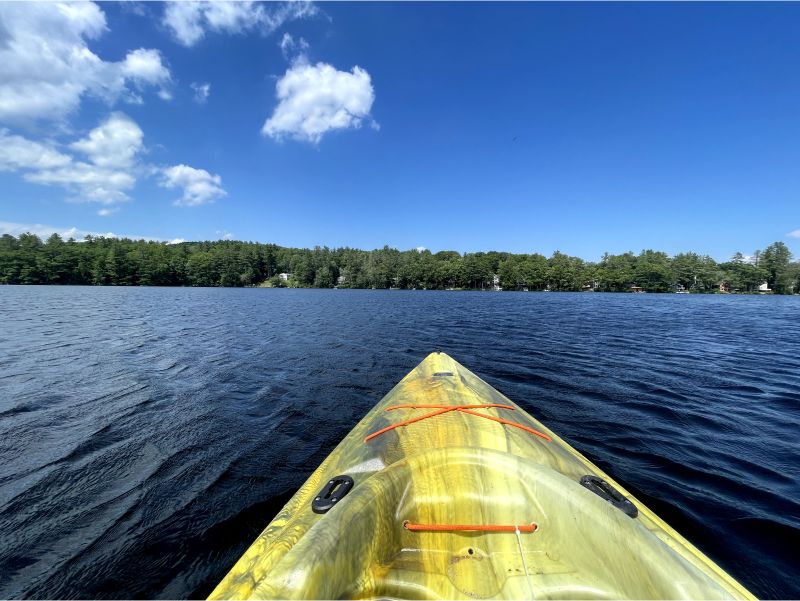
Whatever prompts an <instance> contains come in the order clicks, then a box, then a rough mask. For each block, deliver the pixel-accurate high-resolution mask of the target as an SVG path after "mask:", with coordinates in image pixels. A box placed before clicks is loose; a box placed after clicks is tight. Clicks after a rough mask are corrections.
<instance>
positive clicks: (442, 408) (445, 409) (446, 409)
mask: <svg viewBox="0 0 800 601" xmlns="http://www.w3.org/2000/svg"><path fill="white" fill-rule="evenodd" d="M396 409H437V411H433V412H432V413H427V414H425V415H420V416H418V417H412V418H410V419H406V420H403V421H401V422H397V423H396V424H392V425H390V426H386V427H385V428H381V429H380V430H378V431H377V432H373V433H372V434H370V435H369V436H367V437H366V438H365V439H364V442H369V441H370V440H372V439H373V438H377V437H378V436H380V435H381V434H385V433H386V432H390V431H392V430H394V429H395V428H401V427H403V426H408V425H409V424H414V423H416V422H421V421H422V420H424V419H428V418H430V417H436V416H437V415H443V414H445V413H450V412H451V411H458V412H459V413H466V414H468V415H474V416H476V417H482V418H484V419H488V420H491V421H493V422H497V423H499V424H503V425H505V426H513V427H514V428H519V429H520V430H525V431H526V432H529V433H530V434H533V435H534V436H538V437H539V438H543V439H544V440H546V441H547V442H551V441H552V440H553V439H552V438H550V437H549V436H548V435H547V434H545V433H543V432H539V430H535V429H534V428H529V427H528V426H523V425H522V424H518V423H516V422H512V421H509V420H507V419H502V418H500V417H494V416H492V415H486V414H484V413H477V412H475V411H472V410H473V409H507V410H508V411H515V407H512V406H511V405H500V404H498V403H484V404H481V405H393V406H391V407H387V408H386V409H385V411H395V410H396Z"/></svg>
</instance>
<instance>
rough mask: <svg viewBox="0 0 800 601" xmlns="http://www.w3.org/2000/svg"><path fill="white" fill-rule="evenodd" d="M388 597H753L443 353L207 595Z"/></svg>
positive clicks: (372, 417) (392, 397)
mask: <svg viewBox="0 0 800 601" xmlns="http://www.w3.org/2000/svg"><path fill="white" fill-rule="evenodd" d="M587 476H588V477H589V478H587ZM339 477H341V478H339ZM582 479H583V480H582ZM348 480H349V481H350V482H348ZM582 481H583V485H582ZM350 487H351V488H350ZM592 489H593V490H592ZM598 493H599V494H598ZM609 499H610V500H609ZM312 505H314V508H312ZM315 508H316V509H317V510H318V511H319V512H315V511H314V509H315ZM633 516H635V517H633ZM378 597H382V598H387V597H388V598H398V599H465V598H471V599H475V598H479V599H486V598H498V599H520V598H537V599H574V598H581V599H589V598H597V599H610V598H637V599H678V598H680V599H685V598H696V599H731V598H741V599H754V597H753V596H752V595H751V594H750V593H749V592H748V591H747V590H746V589H745V588H744V587H742V586H741V585H740V584H739V583H738V582H736V581H735V580H734V579H733V578H732V577H731V576H729V575H728V574H727V573H726V572H725V571H723V570H722V569H721V568H720V567H718V566H717V565H716V564H715V563H713V562H712V561H711V560H710V559H709V558H707V557H706V556H705V555H704V554H702V553H701V552H700V551H699V550H698V549H696V548H695V547H694V546H693V545H691V544H690V543H689V542H688V541H686V540H685V539H684V538H683V537H682V536H680V535H679V534H678V533H677V532H676V531H675V530H673V529H672V528H670V527H669V526H668V525H667V524H666V523H664V522H663V521H662V520H661V519H659V518H658V517H657V516H656V515H655V514H653V513H652V512H651V511H650V510H648V509H647V508H646V507H645V506H644V505H642V504H641V503H640V502H639V501H637V500H636V499H634V498H633V497H632V496H631V495H630V494H629V493H628V492H626V491H625V490H624V489H623V488H622V487H621V486H620V485H619V484H617V483H616V482H614V480H612V479H611V478H610V477H609V476H608V475H607V474H605V473H603V472H602V471H601V470H599V469H598V468H597V467H596V466H595V465H593V464H592V463H591V462H589V461H588V460H587V459H586V458H585V457H583V456H582V455H581V454H580V453H578V452H577V451H576V450H575V449H573V448H572V447H571V446H569V445H568V444H567V443H565V442H564V441H563V440H561V439H560V438H559V437H558V436H557V435H556V434H554V433H553V432H551V431H550V430H549V429H547V428H546V427H545V426H544V425H543V424H541V423H540V422H538V421H537V420H535V419H534V418H533V417H531V416H530V415H528V414H527V413H526V412H525V411H524V410H522V409H521V408H520V407H519V406H517V405H515V404H514V403H513V402H511V401H510V400H509V399H507V398H506V397H505V396H503V395H502V394H500V393H499V392H498V391H496V390H495V389H493V388H492V387H491V386H489V385H488V384H486V383H485V382H484V381H483V380H481V379H480V378H478V377H477V376H476V375H475V374H473V373H472V372H470V371H469V370H467V369H466V368H465V367H463V366H462V365H460V364H459V363H457V362H456V361H455V360H453V359H452V358H450V357H449V356H447V355H446V354H444V353H434V354H431V355H429V356H428V357H427V358H426V359H425V360H424V361H423V362H422V363H420V364H419V365H418V366H417V367H416V368H415V369H414V370H413V371H412V372H411V373H409V374H408V375H407V376H406V377H405V378H404V379H403V380H402V381H401V382H400V383H399V384H398V385H397V386H395V387H394V389H392V390H391V391H390V392H389V393H388V394H387V395H386V396H385V397H384V398H383V399H382V400H381V401H380V402H379V403H378V404H377V405H376V406H375V407H374V408H373V409H372V410H371V411H370V412H369V413H368V414H367V415H366V416H365V417H364V418H363V419H362V420H361V422H359V424H358V425H357V426H356V427H355V428H354V429H353V430H352V431H351V432H350V434H349V435H348V436H347V437H346V438H345V439H344V440H343V441H342V442H341V443H340V444H339V446H338V447H337V448H336V449H335V450H334V451H333V452H332V453H331V454H330V455H329V456H328V458H327V459H326V460H325V461H324V462H323V463H322V465H320V467H319V468H318V469H317V470H316V471H315V472H314V473H313V474H312V475H311V477H310V478H309V479H308V481H307V482H306V483H305V484H304V485H303V486H302V488H300V490H299V491H298V492H297V493H296V494H295V495H294V497H292V499H291V500H290V501H289V503H288V504H287V505H286V506H285V507H284V509H283V510H282V511H281V512H280V513H279V514H278V515H277V516H276V517H275V519H274V520H273V521H272V522H271V523H270V524H269V525H268V526H267V528H266V529H265V530H264V532H263V533H262V534H261V535H260V536H259V537H258V539H257V540H256V541H255V542H254V543H253V544H252V546H251V547H250V548H249V549H248V550H247V552H246V553H245V554H244V555H243V556H242V558H241V559H240V560H239V561H238V562H237V563H236V565H235V566H234V567H233V568H232V569H231V571H230V573H229V574H228V575H227V576H226V577H225V578H224V579H223V580H222V582H221V583H220V584H219V585H218V586H217V588H216V589H215V590H214V591H213V593H212V594H211V597H210V598H211V599H226V598H235V599H245V598H271V599H276V598H280V599H342V598H357V599H370V598H378Z"/></svg>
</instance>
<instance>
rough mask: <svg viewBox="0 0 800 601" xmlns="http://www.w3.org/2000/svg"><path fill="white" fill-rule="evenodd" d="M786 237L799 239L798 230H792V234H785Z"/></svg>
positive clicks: (799, 232) (799, 231)
mask: <svg viewBox="0 0 800 601" xmlns="http://www.w3.org/2000/svg"><path fill="white" fill-rule="evenodd" d="M786 236H787V237H789V238H800V230H794V231H792V232H789V233H788V234H786Z"/></svg>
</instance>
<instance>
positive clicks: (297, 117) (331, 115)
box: [261, 56, 375, 144]
mask: <svg viewBox="0 0 800 601" xmlns="http://www.w3.org/2000/svg"><path fill="white" fill-rule="evenodd" d="M276 96H277V98H278V106H277V107H276V108H275V111H274V112H273V113H272V116H271V117H270V118H269V119H267V120H266V122H265V123H264V127H263V128H262V129H261V133H262V134H263V135H265V136H270V137H272V138H276V139H281V138H283V137H284V136H290V137H292V138H295V139H297V140H305V141H309V142H312V143H315V144H316V143H318V142H319V141H320V140H321V139H322V136H323V135H324V134H326V133H327V132H329V131H332V130H336V129H347V128H351V127H352V128H358V127H361V124H362V122H363V121H364V120H365V119H369V118H370V114H369V112H370V110H371V109H372V103H373V102H374V101H375V91H374V89H373V88H372V81H371V79H370V76H369V73H367V72H366V71H365V70H364V69H362V68H361V67H358V66H356V67H353V69H352V71H349V72H348V71H338V70H337V69H335V68H334V67H332V66H331V65H328V64H326V63H317V64H316V65H311V64H309V63H307V62H306V61H305V59H304V57H302V56H301V57H300V58H299V59H298V60H296V61H295V62H294V63H293V64H292V66H291V67H289V69H288V70H287V71H286V73H285V74H284V75H283V77H281V78H280V79H279V80H278V83H277V85H276Z"/></svg>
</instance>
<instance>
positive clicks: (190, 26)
mask: <svg viewBox="0 0 800 601" xmlns="http://www.w3.org/2000/svg"><path fill="white" fill-rule="evenodd" d="M318 12H319V11H318V10H317V8H316V7H315V6H314V5H313V4H312V3H311V2H305V1H294V2H283V3H276V4H267V3H261V2H252V1H239V2H225V1H221V2H209V1H193V0H181V1H173V2H168V3H167V5H166V8H165V9H164V25H166V26H167V28H168V29H169V30H170V31H171V32H172V35H173V37H174V38H175V39H176V40H177V41H178V42H179V43H181V44H183V45H184V46H194V45H195V44H196V43H197V42H199V41H200V40H202V39H203V37H205V35H206V32H207V31H212V32H214V33H228V34H241V33H245V32H248V31H251V30H257V31H260V32H261V33H263V34H270V33H272V32H273V31H275V30H276V29H278V28H279V27H280V26H281V25H283V24H284V23H286V22H288V21H292V20H295V19H302V18H305V17H310V16H313V15H315V14H317V13H318Z"/></svg>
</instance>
